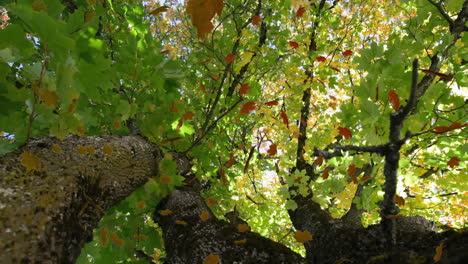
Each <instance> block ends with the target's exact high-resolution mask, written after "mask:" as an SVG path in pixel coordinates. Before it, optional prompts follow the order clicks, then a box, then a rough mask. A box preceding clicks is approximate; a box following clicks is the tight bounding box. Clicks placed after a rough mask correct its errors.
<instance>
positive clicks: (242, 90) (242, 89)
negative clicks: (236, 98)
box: [239, 83, 250, 96]
mask: <svg viewBox="0 0 468 264" xmlns="http://www.w3.org/2000/svg"><path fill="white" fill-rule="evenodd" d="M249 89H250V85H248V84H246V83H244V84H242V85H241V87H240V90H239V95H240V96H244V95H246V94H247V92H248V91H249Z"/></svg>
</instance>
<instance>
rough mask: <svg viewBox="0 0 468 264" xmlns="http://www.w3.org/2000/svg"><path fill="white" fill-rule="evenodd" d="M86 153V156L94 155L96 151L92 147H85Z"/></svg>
mask: <svg viewBox="0 0 468 264" xmlns="http://www.w3.org/2000/svg"><path fill="white" fill-rule="evenodd" d="M86 151H87V152H88V154H94V153H95V152H96V149H94V147H93V146H91V145H90V146H87V147H86Z"/></svg>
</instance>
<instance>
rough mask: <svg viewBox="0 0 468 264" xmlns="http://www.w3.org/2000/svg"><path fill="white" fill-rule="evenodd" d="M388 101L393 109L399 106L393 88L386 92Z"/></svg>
mask: <svg viewBox="0 0 468 264" xmlns="http://www.w3.org/2000/svg"><path fill="white" fill-rule="evenodd" d="M388 101H389V102H390V103H391V104H392V106H393V110H395V111H397V110H398V109H399V108H400V99H399V98H398V94H397V93H396V92H395V90H393V89H392V90H390V92H388Z"/></svg>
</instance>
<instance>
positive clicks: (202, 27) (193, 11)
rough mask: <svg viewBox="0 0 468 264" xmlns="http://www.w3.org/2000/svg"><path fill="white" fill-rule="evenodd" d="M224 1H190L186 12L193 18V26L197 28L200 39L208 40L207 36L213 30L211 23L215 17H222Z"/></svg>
mask: <svg viewBox="0 0 468 264" xmlns="http://www.w3.org/2000/svg"><path fill="white" fill-rule="evenodd" d="M223 7H224V3H223V0H189V1H188V2H187V9H186V10H185V12H186V13H187V14H189V15H190V16H191V17H192V24H193V25H194V26H195V27H196V28H197V32H198V38H199V39H202V40H204V39H206V34H208V33H210V32H211V30H213V28H214V26H213V24H212V23H211V19H213V17H214V15H215V14H217V15H218V16H221V12H222V11H223Z"/></svg>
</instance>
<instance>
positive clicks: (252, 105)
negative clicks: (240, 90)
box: [239, 101, 257, 115]
mask: <svg viewBox="0 0 468 264" xmlns="http://www.w3.org/2000/svg"><path fill="white" fill-rule="evenodd" d="M256 104H257V102H256V101H251V102H246V103H244V104H242V107H241V110H240V111H239V114H245V115H247V114H249V113H250V112H252V111H254V110H255V109H257V106H256Z"/></svg>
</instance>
